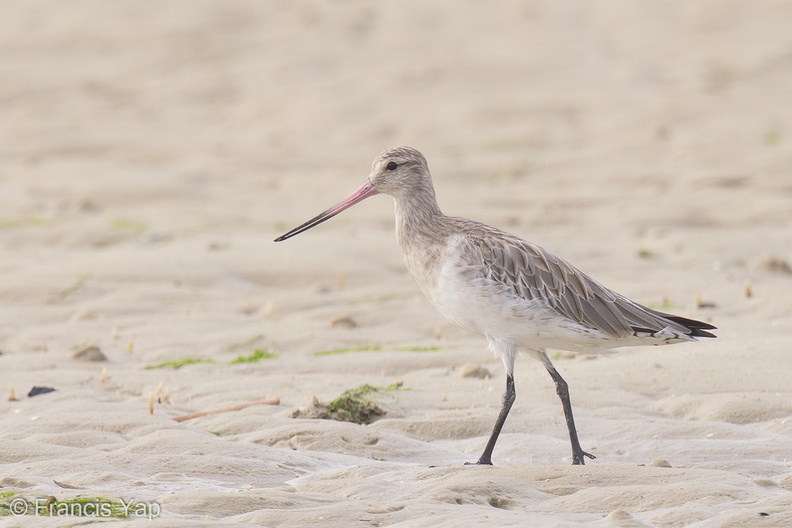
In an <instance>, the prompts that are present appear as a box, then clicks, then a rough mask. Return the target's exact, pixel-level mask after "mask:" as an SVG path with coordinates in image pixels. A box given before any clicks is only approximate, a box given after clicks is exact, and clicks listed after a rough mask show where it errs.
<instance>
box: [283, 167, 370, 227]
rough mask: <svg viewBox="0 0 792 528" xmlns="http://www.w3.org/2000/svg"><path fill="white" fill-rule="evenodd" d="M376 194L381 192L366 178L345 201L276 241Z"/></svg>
mask: <svg viewBox="0 0 792 528" xmlns="http://www.w3.org/2000/svg"><path fill="white" fill-rule="evenodd" d="M375 194H379V193H378V192H377V190H376V189H375V188H374V186H373V185H372V184H371V181H368V180H366V183H364V184H363V185H362V186H361V187H360V189H358V190H357V191H355V192H354V193H353V194H352V196H350V197H349V198H347V199H346V200H344V201H341V202H338V203H337V204H335V205H334V206H333V207H331V208H330V209H328V210H327V211H324V212H323V213H319V214H318V215H316V216H315V217H313V218H311V219H310V220H308V221H307V222H305V223H304V224H302V225H300V226H297V227H295V228H294V229H292V230H291V231H289V232H288V233H286V234H284V235H281V236H279V237H278V238H276V239H275V242H281V241H283V240H286V239H287V238H291V237H293V236H294V235H299V234H300V233H302V232H303V231H307V230H309V229H311V228H312V227H314V226H317V225H319V224H321V223H322V222H324V221H325V220H330V219H331V218H333V217H334V216H335V215H337V214H338V213H340V212H341V211H343V210H344V209H349V208H350V207H352V206H353V205H355V204H356V203H358V202H362V201H363V200H365V199H366V198H368V197H369V196H374V195H375Z"/></svg>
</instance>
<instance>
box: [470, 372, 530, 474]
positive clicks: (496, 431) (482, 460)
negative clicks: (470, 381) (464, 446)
mask: <svg viewBox="0 0 792 528" xmlns="http://www.w3.org/2000/svg"><path fill="white" fill-rule="evenodd" d="M515 398H517V393H516V392H515V391H514V376H512V375H511V374H507V375H506V392H504V393H503V404H502V405H501V410H500V413H499V414H498V419H497V420H496V421H495V427H493V428H492V434H490V437H489V441H487V447H485V448H484V452H483V453H481V456H480V457H479V459H478V462H475V464H482V465H487V466H491V465H492V450H493V449H495V442H497V441H498V435H500V432H501V429H503V423H504V422H505V421H506V417H507V416H508V415H509V410H510V409H511V406H512V404H513V403H514V400H515ZM471 464H473V463H471V462H466V463H465V465H471Z"/></svg>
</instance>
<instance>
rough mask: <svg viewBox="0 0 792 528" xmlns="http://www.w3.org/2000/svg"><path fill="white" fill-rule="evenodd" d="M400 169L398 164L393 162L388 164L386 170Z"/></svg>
mask: <svg viewBox="0 0 792 528" xmlns="http://www.w3.org/2000/svg"><path fill="white" fill-rule="evenodd" d="M398 167H399V164H398V163H396V162H395V161H391V162H390V163H388V166H387V167H385V168H386V169H388V170H396V169H397V168H398Z"/></svg>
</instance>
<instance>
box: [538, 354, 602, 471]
mask: <svg viewBox="0 0 792 528" xmlns="http://www.w3.org/2000/svg"><path fill="white" fill-rule="evenodd" d="M547 372H549V373H550V376H551V377H552V378H553V381H554V382H555V386H556V392H557V393H558V397H559V398H561V405H562V406H563V407H564V417H565V418H566V423H567V429H569V440H570V441H571V442H572V464H573V465H583V464H585V463H586V462H585V457H589V458H597V457H595V456H594V455H592V454H590V453H586V452H585V451H583V449H581V447H580V441H579V440H578V435H577V430H576V429H575V419H574V418H573V417H572V403H571V402H570V401H569V386H567V382H566V381H564V378H562V377H561V374H559V373H558V371H557V370H556V369H555V368H554V367H553V366H552V365H549V366H547Z"/></svg>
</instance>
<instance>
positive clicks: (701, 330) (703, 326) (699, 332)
mask: <svg viewBox="0 0 792 528" xmlns="http://www.w3.org/2000/svg"><path fill="white" fill-rule="evenodd" d="M652 311H653V312H654V313H655V314H657V315H659V316H660V317H662V318H663V319H668V320H669V321H673V322H675V323H676V324H680V325H682V326H684V327H686V328H687V329H688V330H690V333H689V334H688V335H689V336H690V337H718V336H716V335H715V334H711V333H709V332H705V330H717V327H715V326H712V325H711V324H709V323H704V322H702V321H696V320H695V319H688V318H687V317H680V316H678V315H671V314H666V313H663V312H657V311H655V310H652Z"/></svg>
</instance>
